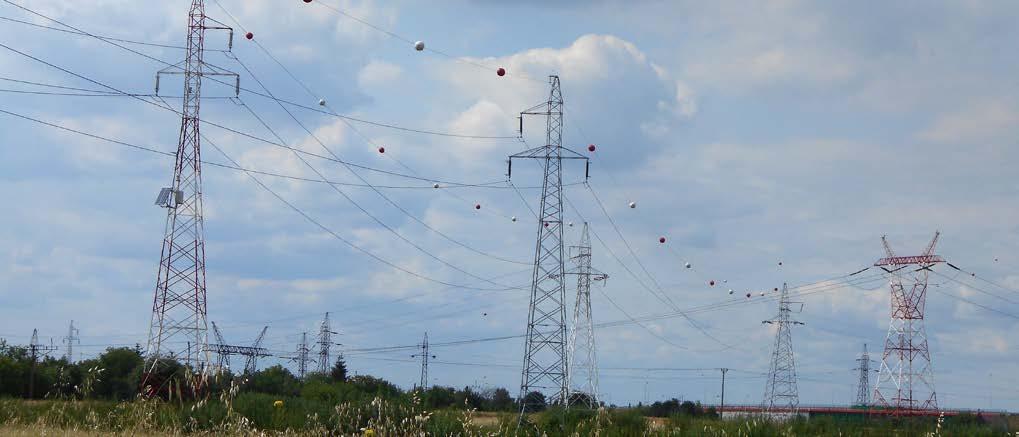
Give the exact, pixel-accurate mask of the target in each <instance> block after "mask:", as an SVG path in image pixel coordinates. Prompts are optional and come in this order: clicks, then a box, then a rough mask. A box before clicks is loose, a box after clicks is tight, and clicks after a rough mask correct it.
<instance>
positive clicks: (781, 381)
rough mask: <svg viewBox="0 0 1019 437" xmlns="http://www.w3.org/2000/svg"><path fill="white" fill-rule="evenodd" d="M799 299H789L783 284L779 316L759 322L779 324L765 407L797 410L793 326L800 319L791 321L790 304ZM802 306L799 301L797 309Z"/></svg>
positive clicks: (798, 398)
mask: <svg viewBox="0 0 1019 437" xmlns="http://www.w3.org/2000/svg"><path fill="white" fill-rule="evenodd" d="M796 303H799V302H790V301H789V288H788V287H787V286H786V284H782V297H781V298H780V299H779V301H778V316H776V317H775V318H773V319H771V320H765V321H763V322H761V323H766V324H769V325H773V324H774V325H778V330H777V331H775V349H774V350H773V351H772V354H771V367H770V369H769V371H768V382H767V385H766V386H765V389H764V408H765V409H767V410H772V409H783V410H788V411H796V409H797V407H798V406H799V404H800V395H799V392H798V391H797V389H796V363H795V360H794V359H793V336H792V330H791V329H790V328H791V327H792V325H802V324H803V322H799V321H796V320H792V318H790V314H791V313H792V309H791V308H790V306H791V305H792V304H796ZM802 308H803V305H802V304H800V309H802Z"/></svg>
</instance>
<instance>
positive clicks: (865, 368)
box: [853, 343, 873, 407]
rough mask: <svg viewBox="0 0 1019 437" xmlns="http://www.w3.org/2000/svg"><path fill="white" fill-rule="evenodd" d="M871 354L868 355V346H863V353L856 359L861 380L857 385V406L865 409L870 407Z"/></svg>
mask: <svg viewBox="0 0 1019 437" xmlns="http://www.w3.org/2000/svg"><path fill="white" fill-rule="evenodd" d="M871 361H872V360H871V359H870V354H869V353H867V344H866V343H864V344H863V353H861V354H860V358H857V359H856V362H857V363H859V364H858V366H857V367H856V369H853V370H859V371H860V380H859V381H858V382H857V383H856V384H857V385H856V404H855V405H856V406H860V407H865V406H868V405H870V372H872V371H873V370H871V368H870V362H871Z"/></svg>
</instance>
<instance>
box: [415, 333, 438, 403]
mask: <svg viewBox="0 0 1019 437" xmlns="http://www.w3.org/2000/svg"><path fill="white" fill-rule="evenodd" d="M418 347H419V348H420V349H421V352H420V353H416V354H414V355H411V356H410V357H411V358H421V383H420V384H419V385H418V387H420V388H421V390H428V359H429V358H435V355H432V354H431V353H430V352H429V351H428V333H427V332H426V333H425V338H424V339H423V340H421V344H420V345H419V346H418Z"/></svg>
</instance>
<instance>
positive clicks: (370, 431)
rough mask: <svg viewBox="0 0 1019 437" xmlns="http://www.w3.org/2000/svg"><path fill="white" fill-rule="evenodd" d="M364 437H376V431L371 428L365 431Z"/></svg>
mask: <svg viewBox="0 0 1019 437" xmlns="http://www.w3.org/2000/svg"><path fill="white" fill-rule="evenodd" d="M364 437H375V430H374V429H371V428H368V429H366V430H364Z"/></svg>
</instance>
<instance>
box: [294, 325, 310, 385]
mask: <svg viewBox="0 0 1019 437" xmlns="http://www.w3.org/2000/svg"><path fill="white" fill-rule="evenodd" d="M310 354H311V349H309V348H308V333H307V332H302V333H301V343H300V344H298V345H297V353H296V354H295V355H294V357H293V358H292V360H293V361H295V362H297V376H298V377H300V378H301V379H304V375H306V374H307V373H308V363H313V362H315V360H313V359H311V357H310V356H309V355H310Z"/></svg>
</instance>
